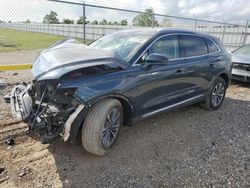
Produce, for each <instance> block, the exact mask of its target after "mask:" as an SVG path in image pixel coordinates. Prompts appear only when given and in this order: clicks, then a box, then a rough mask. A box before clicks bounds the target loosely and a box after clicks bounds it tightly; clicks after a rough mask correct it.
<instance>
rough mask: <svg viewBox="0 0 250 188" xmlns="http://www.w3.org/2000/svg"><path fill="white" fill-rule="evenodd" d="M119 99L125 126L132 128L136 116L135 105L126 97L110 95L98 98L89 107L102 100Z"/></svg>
mask: <svg viewBox="0 0 250 188" xmlns="http://www.w3.org/2000/svg"><path fill="white" fill-rule="evenodd" d="M110 98H113V99H117V100H118V101H119V102H120V103H121V105H122V108H123V125H126V126H130V125H131V124H132V118H133V116H134V114H135V113H134V105H133V104H132V102H131V101H130V100H129V99H128V98H127V97H125V96H123V95H120V94H109V95H105V96H101V97H98V98H97V99H95V100H93V101H91V102H90V104H89V106H90V108H91V107H92V106H93V105H95V104H97V103H98V102H100V101H101V100H105V99H110Z"/></svg>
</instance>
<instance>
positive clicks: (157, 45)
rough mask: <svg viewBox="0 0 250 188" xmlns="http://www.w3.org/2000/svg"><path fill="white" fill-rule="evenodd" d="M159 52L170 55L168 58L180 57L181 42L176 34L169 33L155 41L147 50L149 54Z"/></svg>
mask: <svg viewBox="0 0 250 188" xmlns="http://www.w3.org/2000/svg"><path fill="white" fill-rule="evenodd" d="M152 53H157V54H162V55H165V56H167V57H168V59H176V58H179V43H178V37H177V36H176V35H169V36H165V37H162V38H160V39H159V40H157V41H156V42H154V43H153V44H152V45H151V46H150V47H149V49H148V50H147V55H149V54H152Z"/></svg>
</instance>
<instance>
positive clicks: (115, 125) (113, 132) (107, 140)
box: [101, 108, 121, 148]
mask: <svg viewBox="0 0 250 188" xmlns="http://www.w3.org/2000/svg"><path fill="white" fill-rule="evenodd" d="M120 124H121V111H120V110H119V109H118V108H113V109H112V110H111V111H110V112H109V113H108V115H107V117H106V121H105V124H104V129H103V131H102V138H101V140H102V145H103V147H104V148H108V147H110V146H111V145H112V144H113V143H114V141H115V139H116V137H117V135H118V131H119V127H120Z"/></svg>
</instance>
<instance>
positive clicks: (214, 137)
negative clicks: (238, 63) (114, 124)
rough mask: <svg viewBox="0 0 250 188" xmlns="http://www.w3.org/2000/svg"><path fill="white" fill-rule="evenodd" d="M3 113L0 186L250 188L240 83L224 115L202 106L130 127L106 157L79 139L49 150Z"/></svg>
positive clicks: (247, 104)
mask: <svg viewBox="0 0 250 188" xmlns="http://www.w3.org/2000/svg"><path fill="white" fill-rule="evenodd" d="M6 91H7V90H6ZM0 109H1V114H4V115H5V116H6V117H5V116H3V117H2V116H1V117H0V118H1V120H2V122H1V123H2V125H0V151H1V152H0V187H250V178H249V177H250V124H249V122H250V116H249V109H250V86H249V85H247V84H240V83H233V85H232V86H230V88H229V89H228V92H227V97H226V99H225V102H224V104H223V105H222V107H221V108H220V109H219V110H217V111H207V110H204V109H202V108H200V107H199V105H194V106H190V107H186V108H182V109H179V110H175V111H172V112H168V113H164V114H161V115H159V116H156V117H154V118H151V119H148V120H145V121H143V122H141V123H139V124H137V125H135V126H133V127H127V128H123V129H122V131H121V134H120V137H119V138H118V140H117V143H116V144H115V146H114V147H113V150H112V152H111V153H109V154H108V155H107V156H104V157H97V156H94V155H91V154H89V153H87V152H85V151H84V150H83V148H82V146H81V143H80V141H79V139H78V140H77V142H76V143H75V144H68V143H63V142H62V141H57V142H55V143H53V144H50V145H42V144H40V142H39V141H37V140H36V139H35V138H34V137H32V136H31V135H27V134H26V133H25V132H24V129H25V125H24V124H23V123H14V124H13V123H10V124H9V125H4V122H5V121H6V122H9V120H8V119H9V113H8V108H7V106H5V105H1V107H0ZM7 138H14V140H15V145H13V146H8V145H6V144H5V143H4V141H5V140H6V139H7ZM1 168H2V170H1Z"/></svg>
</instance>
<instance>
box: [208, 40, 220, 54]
mask: <svg viewBox="0 0 250 188" xmlns="http://www.w3.org/2000/svg"><path fill="white" fill-rule="evenodd" d="M205 40H206V43H207V47H208V51H209V53H214V52H218V51H219V50H218V48H217V47H216V45H215V44H214V42H212V41H211V40H210V39H207V38H206V39H205Z"/></svg>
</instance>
